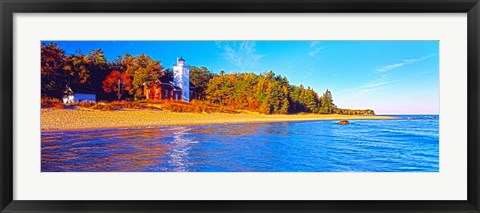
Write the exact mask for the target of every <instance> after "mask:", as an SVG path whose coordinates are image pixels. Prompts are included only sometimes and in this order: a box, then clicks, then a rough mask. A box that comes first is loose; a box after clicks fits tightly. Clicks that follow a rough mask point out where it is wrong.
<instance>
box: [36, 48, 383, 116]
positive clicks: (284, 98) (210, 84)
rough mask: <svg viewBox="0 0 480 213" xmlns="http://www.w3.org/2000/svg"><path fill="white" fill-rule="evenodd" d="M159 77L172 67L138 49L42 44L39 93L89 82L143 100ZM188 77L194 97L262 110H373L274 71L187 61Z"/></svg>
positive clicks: (56, 94)
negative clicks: (120, 51)
mask: <svg viewBox="0 0 480 213" xmlns="http://www.w3.org/2000/svg"><path fill="white" fill-rule="evenodd" d="M157 79H159V80H160V81H162V82H171V81H173V70H172V69H171V68H164V67H163V66H162V64H161V62H160V61H159V60H154V59H152V58H151V57H150V56H147V55H145V54H140V55H137V56H132V55H130V54H128V53H127V54H125V55H123V56H121V57H118V58H116V59H115V60H113V61H108V60H107V59H106V58H105V55H104V53H103V50H101V49H96V50H91V51H90V52H89V53H88V54H84V53H82V52H81V51H77V52H76V53H75V54H66V53H65V51H64V50H63V49H62V48H61V47H59V46H58V45H57V44H55V43H48V44H46V43H42V45H41V81H42V82H41V85H42V90H41V93H42V97H49V98H58V99H61V98H62V97H63V91H64V89H65V88H66V86H70V87H85V88H90V89H91V90H92V91H93V92H94V93H95V94H96V95H97V99H98V100H106V101H111V100H117V99H123V100H142V99H144V98H145V97H144V96H143V84H144V83H149V82H153V81H155V80H157ZM190 82H191V83H192V84H193V85H194V86H195V87H196V89H195V92H196V99H198V100H200V101H206V102H208V103H211V104H216V105H221V106H233V107H234V108H235V109H238V110H249V111H253V112H259V113H263V114H292V113H301V112H305V113H322V114H331V113H338V114H350V115H356V114H374V112H373V110H351V109H340V108H338V107H337V106H336V105H335V104H334V103H333V97H332V93H331V92H330V91H329V90H328V89H327V90H326V91H325V92H324V93H323V94H322V95H319V94H318V93H317V92H316V91H314V90H313V89H312V88H310V87H304V86H303V85H299V86H296V85H291V84H290V83H289V82H288V79H287V77H285V76H281V75H276V74H275V73H274V72H272V71H269V72H264V73H261V74H255V73H230V74H226V73H225V72H224V71H221V72H220V73H219V74H216V73H213V72H211V71H210V70H208V68H206V67H193V66H192V67H190Z"/></svg>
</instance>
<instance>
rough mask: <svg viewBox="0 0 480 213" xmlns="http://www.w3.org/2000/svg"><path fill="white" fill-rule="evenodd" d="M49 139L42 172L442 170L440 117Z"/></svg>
mask: <svg viewBox="0 0 480 213" xmlns="http://www.w3.org/2000/svg"><path fill="white" fill-rule="evenodd" d="M396 117H398V119H396V120H352V121H350V124H349V125H338V124H336V122H337V121H307V122H283V123H256V124H229V125H208V126H183V127H162V128H137V129H107V130H88V131H57V132H43V133H42V172H438V168H439V163H438V160H439V147H438V145H439V143H438V142H439V139H438V138H439V136H438V131H439V128H438V116H436V115H402V116H396Z"/></svg>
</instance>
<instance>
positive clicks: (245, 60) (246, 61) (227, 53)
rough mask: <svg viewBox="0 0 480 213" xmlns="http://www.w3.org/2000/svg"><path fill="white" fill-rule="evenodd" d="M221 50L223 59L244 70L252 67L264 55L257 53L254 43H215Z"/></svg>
mask: <svg viewBox="0 0 480 213" xmlns="http://www.w3.org/2000/svg"><path fill="white" fill-rule="evenodd" d="M215 44H216V45H217V47H218V48H220V49H222V50H223V52H222V55H223V57H224V58H225V59H226V60H228V61H229V62H230V63H232V64H233V65H235V66H236V67H237V68H240V69H242V70H245V69H246V68H252V67H254V66H255V65H256V64H257V63H258V61H259V60H260V58H262V57H264V56H265V55H261V54H258V53H257V50H256V45H255V42H253V41H240V42H215Z"/></svg>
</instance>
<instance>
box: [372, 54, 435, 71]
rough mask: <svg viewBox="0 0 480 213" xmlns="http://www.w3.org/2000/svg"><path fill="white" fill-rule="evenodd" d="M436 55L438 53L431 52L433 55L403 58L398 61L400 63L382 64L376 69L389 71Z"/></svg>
mask: <svg viewBox="0 0 480 213" xmlns="http://www.w3.org/2000/svg"><path fill="white" fill-rule="evenodd" d="M435 55H436V54H431V55H428V56H423V57H420V58H413V59H403V60H402V61H401V62H398V63H394V64H389V65H385V66H381V67H379V68H377V69H376V71H377V72H388V71H391V70H394V69H397V68H399V67H403V66H405V65H410V64H415V63H418V62H420V61H423V60H426V59H429V58H431V57H433V56H435Z"/></svg>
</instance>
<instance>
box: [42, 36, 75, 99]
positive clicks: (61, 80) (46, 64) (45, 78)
mask: <svg viewBox="0 0 480 213" xmlns="http://www.w3.org/2000/svg"><path fill="white" fill-rule="evenodd" d="M64 57H65V51H64V50H63V49H62V48H60V47H59V46H58V45H57V44H55V43H50V44H44V43H42V45H41V65H40V66H41V81H42V82H41V85H42V88H41V93H42V97H54V98H61V96H62V91H63V89H64V87H65V85H66V84H67V83H68V82H67V81H66V76H67V75H66V73H65V70H64V69H63V68H64V64H65V63H64Z"/></svg>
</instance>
